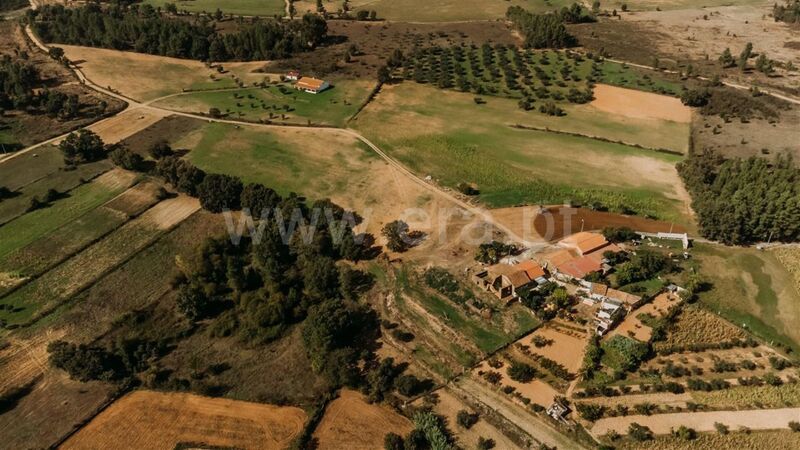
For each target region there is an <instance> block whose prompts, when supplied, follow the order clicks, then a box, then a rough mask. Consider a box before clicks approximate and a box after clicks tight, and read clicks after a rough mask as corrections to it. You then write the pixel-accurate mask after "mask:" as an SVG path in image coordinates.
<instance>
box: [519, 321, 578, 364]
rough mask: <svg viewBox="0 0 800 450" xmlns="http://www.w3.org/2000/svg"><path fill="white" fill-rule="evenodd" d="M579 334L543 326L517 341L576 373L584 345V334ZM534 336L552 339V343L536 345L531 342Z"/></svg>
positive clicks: (533, 351)
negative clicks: (581, 335) (580, 335)
mask: <svg viewBox="0 0 800 450" xmlns="http://www.w3.org/2000/svg"><path fill="white" fill-rule="evenodd" d="M579 334H580V333H577V332H576V333H575V335H572V334H567V333H565V332H563V331H559V330H556V329H554V328H550V327H543V328H540V329H538V330H536V331H535V332H534V333H533V334H530V335H528V336H526V337H524V338H522V339H520V340H519V341H518V343H519V344H522V345H527V346H528V347H530V351H531V352H532V353H536V354H538V355H542V356H544V357H545V358H549V359H552V360H553V361H555V362H557V363H559V364H561V365H562V366H564V367H565V368H566V369H567V370H569V371H570V372H571V373H577V372H578V369H580V367H581V363H582V361H583V350H584V348H585V347H586V337H585V335H583V337H579V336H578V335H579ZM534 336H541V337H543V338H545V339H549V340H552V341H553V343H552V344H549V345H546V346H544V347H536V346H535V345H534V344H533V338H534Z"/></svg>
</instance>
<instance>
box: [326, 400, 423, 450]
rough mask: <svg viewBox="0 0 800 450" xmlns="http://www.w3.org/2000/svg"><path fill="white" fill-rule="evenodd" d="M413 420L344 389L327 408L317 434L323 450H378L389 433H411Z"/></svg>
mask: <svg viewBox="0 0 800 450" xmlns="http://www.w3.org/2000/svg"><path fill="white" fill-rule="evenodd" d="M412 428H414V427H413V426H412V424H411V421H409V420H408V419H406V418H405V417H403V416H401V415H400V414H398V413H396V412H394V411H392V410H391V409H389V408H388V407H387V406H381V405H371V404H369V403H367V402H366V400H365V398H364V396H363V395H361V394H359V393H358V392H355V391H349V390H344V391H342V393H341V395H340V396H339V398H337V399H336V400H334V401H333V403H331V404H330V405H329V406H328V408H327V409H326V411H325V416H324V417H323V418H322V421H321V422H320V423H319V425H318V426H317V429H316V431H315V432H314V437H315V438H316V439H317V440H318V443H319V445H318V447H317V448H319V449H320V450H325V449H341V448H352V449H373V448H374V449H378V448H382V447H383V438H384V436H385V435H386V434H387V433H397V434H399V435H401V436H402V435H406V434H408V433H409V432H410V431H411V429H412Z"/></svg>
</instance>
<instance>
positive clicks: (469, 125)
mask: <svg viewBox="0 0 800 450" xmlns="http://www.w3.org/2000/svg"><path fill="white" fill-rule="evenodd" d="M485 100H486V102H487V104H483V105H476V104H475V102H474V96H472V95H470V94H464V93H457V92H450V91H442V90H438V89H435V88H431V87H427V86H422V85H418V84H415V83H402V84H400V85H394V86H389V87H386V88H384V89H383V90H382V92H381V93H380V94H379V95H378V96H377V97H376V99H375V100H374V101H373V102H372V103H370V105H369V106H367V108H366V109H365V110H364V111H362V112H361V113H360V114H359V115H358V116H357V118H356V119H355V120H354V121H353V122H351V125H353V126H354V127H355V128H357V129H358V130H359V131H361V132H362V133H363V134H364V135H365V136H367V137H368V138H369V139H370V140H372V141H373V142H375V143H376V144H377V145H379V146H380V147H381V148H383V149H384V150H385V151H387V152H388V153H389V154H391V155H392V156H394V157H395V158H397V159H398V160H400V161H401V162H403V163H405V164H406V165H407V166H408V167H410V168H411V169H412V170H414V171H415V172H416V173H417V174H419V175H421V176H427V175H430V176H431V177H432V178H433V179H434V180H436V181H438V182H439V183H440V184H443V185H444V186H448V187H454V186H455V185H457V184H458V183H461V182H472V183H476V184H477V187H478V189H479V190H480V192H481V194H480V196H479V197H480V199H481V200H482V201H483V202H485V203H486V204H487V205H489V206H491V207H503V206H513V205H518V204H523V203H527V204H531V203H537V204H563V202H564V201H566V200H572V201H578V202H592V201H598V202H600V203H602V204H604V205H606V206H607V207H609V208H611V209H620V210H621V209H622V208H623V207H624V208H629V209H632V210H633V211H636V212H637V213H639V214H650V215H652V216H654V217H658V218H665V219H676V220H681V221H687V220H688V219H687V217H686V213H685V205H684V203H685V201H686V198H685V194H684V193H683V192H682V191H683V189H682V187H681V184H680V183H681V182H680V180H679V178H678V175H677V171H676V170H675V167H674V164H675V163H676V162H678V161H679V159H680V157H678V156H675V155H671V154H665V153H660V152H655V151H649V150H642V149H637V148H634V147H630V146H626V145H620V144H614V143H610V142H604V141H600V140H596V139H589V138H584V137H577V136H570V135H564V134H557V133H551V132H545V131H533V130H520V129H514V128H511V127H509V125H513V124H515V123H520V124H524V125H528V126H539V127H542V126H547V127H550V129H562V130H564V131H569V132H582V133H591V134H593V135H603V134H606V135H608V133H613V135H614V137H615V138H617V139H624V140H628V141H635V140H636V138H635V136H634V135H633V134H630V132H631V131H635V132H637V133H644V134H649V135H650V136H651V138H656V136H664V137H665V139H664V140H665V141H666V142H668V141H669V140H670V139H672V138H671V137H667V136H670V135H672V136H674V134H675V129H674V127H673V126H671V125H670V126H666V128H664V129H657V128H656V129H654V128H653V127H652V125H650V126H647V127H643V128H640V129H638V131H637V130H636V127H631V126H628V125H624V124H623V123H621V122H616V121H615V120H610V119H609V118H608V117H609V115H608V114H607V113H598V112H595V113H594V114H591V115H586V114H583V113H580V112H578V110H569V111H568V115H567V116H566V117H560V118H552V117H550V116H545V115H543V114H541V113H539V112H534V111H529V112H523V111H521V110H520V109H519V108H518V107H517V105H516V102H514V101H512V100H509V99H502V98H485ZM582 108H583V109H585V108H588V106H585V105H584V106H583V107H582ZM570 113H571V114H572V115H570ZM584 119H586V120H584ZM614 119H616V118H614ZM664 123H665V124H674V122H664ZM684 126H686V125H685V124H682V125H681V127H684ZM590 128H591V130H590ZM592 130H594V131H592ZM603 130H604V131H603ZM617 130H622V133H621V134H617V133H616V132H617ZM625 130H628V131H629V134H625ZM660 133H666V134H664V135H662V134H660ZM659 139H660V137H659ZM681 142H682V143H685V141H684V140H683V139H681ZM681 145H683V144H681ZM554 149H558V151H554Z"/></svg>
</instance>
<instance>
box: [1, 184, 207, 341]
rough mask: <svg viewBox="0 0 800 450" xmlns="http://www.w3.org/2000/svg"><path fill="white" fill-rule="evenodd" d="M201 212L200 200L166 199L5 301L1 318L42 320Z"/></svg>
mask: <svg viewBox="0 0 800 450" xmlns="http://www.w3.org/2000/svg"><path fill="white" fill-rule="evenodd" d="M198 209H199V204H198V202H197V200H195V199H190V198H187V197H177V198H174V199H170V200H165V201H163V202H161V203H159V204H158V205H156V206H154V207H153V208H151V209H150V210H148V211H147V212H146V213H144V214H143V215H142V216H140V217H139V218H137V219H136V220H133V221H131V222H129V223H127V224H125V225H124V226H122V227H120V228H119V229H117V230H116V231H114V232H113V233H111V234H110V235H108V236H107V237H106V238H104V239H102V240H101V241H99V242H97V243H96V244H94V245H92V246H90V247H88V248H87V249H86V250H84V251H83V252H81V253H79V254H78V255H76V256H74V257H72V258H70V259H69V260H67V261H65V262H64V263H62V264H60V265H59V266H58V267H56V268H54V269H53V270H50V271H49V272H47V273H45V274H44V275H42V276H41V277H39V278H37V279H36V280H35V281H33V282H31V283H29V284H27V285H25V286H23V287H22V288H20V289H19V290H17V291H15V292H13V293H12V294H11V295H9V296H7V297H5V298H3V299H2V303H3V304H5V305H9V306H6V309H5V310H4V311H3V312H2V314H1V315H0V318H2V319H3V320H5V321H6V322H7V323H8V324H11V325H14V324H24V323H26V322H30V321H33V320H36V319H37V318H39V317H40V316H41V315H42V314H43V313H46V312H48V311H50V310H53V309H54V308H56V307H58V305H59V304H61V303H63V302H65V301H67V300H68V299H70V298H71V297H72V296H74V295H75V294H77V293H79V292H80V291H81V290H83V289H85V288H86V287H88V286H90V285H91V284H92V283H94V282H95V281H96V280H97V279H98V278H99V277H101V276H102V275H104V274H106V273H107V272H108V271H109V270H112V269H114V268H115V267H116V266H118V265H119V264H121V263H123V262H125V261H126V260H127V259H128V258H130V257H132V256H134V255H135V254H136V253H138V252H139V251H141V250H142V249H144V248H146V247H147V246H149V245H150V244H152V243H153V242H154V241H155V240H156V239H158V237H159V236H160V235H162V234H163V233H164V232H165V231H166V230H168V229H170V228H171V227H172V226H174V225H177V224H178V223H180V222H181V221H182V220H184V219H185V218H187V217H189V216H190V215H191V214H192V213H194V212H195V211H197V210H198Z"/></svg>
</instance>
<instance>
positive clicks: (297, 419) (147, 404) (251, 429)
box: [61, 391, 307, 450]
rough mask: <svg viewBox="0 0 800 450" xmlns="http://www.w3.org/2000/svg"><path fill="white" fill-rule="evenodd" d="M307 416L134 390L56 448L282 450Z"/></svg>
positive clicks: (294, 411) (267, 407)
mask: <svg viewBox="0 0 800 450" xmlns="http://www.w3.org/2000/svg"><path fill="white" fill-rule="evenodd" d="M306 419H307V416H306V413H305V412H304V411H303V410H302V409H300V408H295V407H278V406H273V405H264V404H257V403H248V402H241V401H235V400H228V399H222V398H207V397H200V396H197V395H192V394H179V393H160V392H150V391H137V392H133V393H131V394H128V395H126V396H125V397H123V398H121V399H120V400H117V401H116V402H114V404H112V405H111V406H110V407H109V408H108V409H106V410H105V411H103V412H102V413H101V414H100V415H98V416H97V417H95V418H94V419H93V420H92V421H91V422H89V424H88V425H86V426H85V427H84V428H82V429H81V430H80V431H79V432H78V433H76V434H75V435H74V436H72V437H71V438H70V439H68V440H67V441H66V442H65V443H64V445H63V446H62V447H61V448H64V449H89V448H116V449H135V448H150V449H165V450H166V449H173V448H176V446H177V444H180V443H196V444H200V443H202V444H205V445H204V446H219V447H235V448H262V449H281V448H286V447H287V446H288V444H289V443H290V442H291V441H292V439H293V438H294V437H295V436H297V435H298V434H299V433H300V432H301V431H302V429H303V425H304V424H305V421H306Z"/></svg>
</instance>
